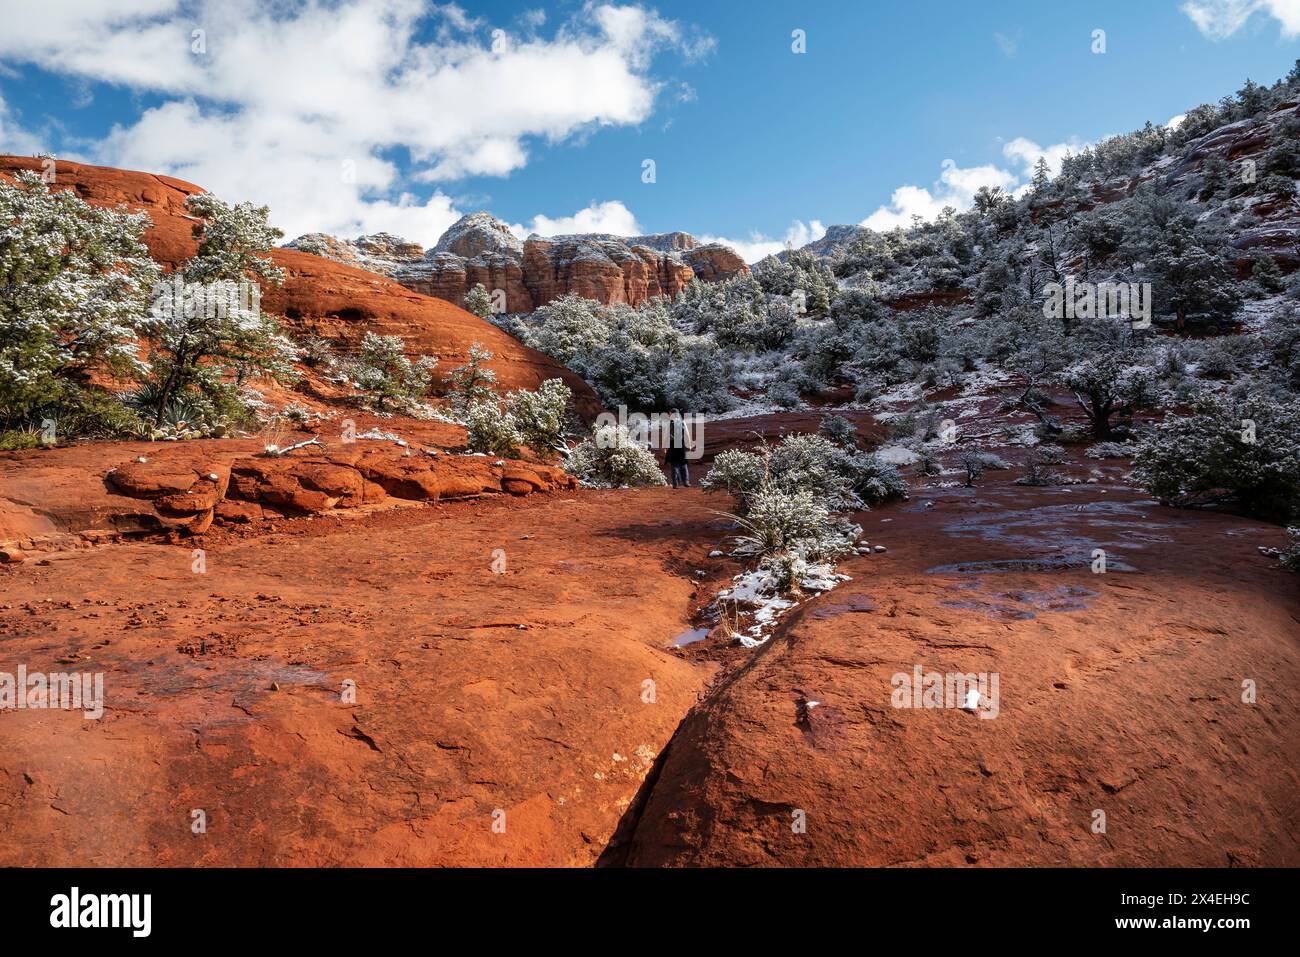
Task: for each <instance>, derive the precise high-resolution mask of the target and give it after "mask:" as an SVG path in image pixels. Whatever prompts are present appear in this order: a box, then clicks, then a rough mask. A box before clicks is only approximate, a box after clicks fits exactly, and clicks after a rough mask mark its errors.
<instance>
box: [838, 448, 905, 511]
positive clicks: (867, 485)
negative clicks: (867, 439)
mask: <svg viewBox="0 0 1300 957" xmlns="http://www.w3.org/2000/svg"><path fill="white" fill-rule="evenodd" d="M837 465H838V467H839V468H840V469H841V470H842V471H843V472H844V474H845V475H846V476H847V477H848V480H849V487H850V488H851V489H852V491H853V494H854V495H855V496H857V499H858V501H859V502H861V503H862V504H864V505H876V504H878V503H880V502H887V501H890V500H891V499H896V498H907V495H908V487H907V479H905V478H903V476H902V475H901V474H899V471H898V469H896V468H895V467H894V466H893V465H891V464H890V463H888V462H886V461H885V460H884V459H882V458H881V457H880V456H879V455H876V454H875V453H871V452H852V453H841V455H840V456H838V463H837Z"/></svg>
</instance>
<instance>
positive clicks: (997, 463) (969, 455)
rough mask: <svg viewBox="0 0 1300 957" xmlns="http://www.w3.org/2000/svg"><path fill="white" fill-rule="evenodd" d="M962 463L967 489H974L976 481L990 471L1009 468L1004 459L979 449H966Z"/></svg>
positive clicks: (962, 455)
mask: <svg viewBox="0 0 1300 957" xmlns="http://www.w3.org/2000/svg"><path fill="white" fill-rule="evenodd" d="M960 461H961V467H962V469H963V471H965V473H966V487H967V488H974V487H975V480H976V479H978V478H979V477H980V476H981V475H983V474H984V473H985V471H987V470H988V469H1005V468H1008V465H1007V463H1006V462H1005V461H1004V460H1003V459H1000V458H998V457H997V456H996V455H994V454H993V453H992V452H982V451H980V450H979V449H964V450H963V451H962V453H961V459H960Z"/></svg>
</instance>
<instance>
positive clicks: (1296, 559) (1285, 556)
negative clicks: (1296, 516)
mask: <svg viewBox="0 0 1300 957" xmlns="http://www.w3.org/2000/svg"><path fill="white" fill-rule="evenodd" d="M1286 533H1287V535H1289V536H1290V538H1291V544H1290V545H1288V546H1287V548H1286V551H1284V552H1283V553H1282V555H1281V560H1282V564H1283V565H1285V566H1286V567H1287V568H1290V569H1291V570H1292V571H1297V572H1300V528H1288V529H1287V530H1286Z"/></svg>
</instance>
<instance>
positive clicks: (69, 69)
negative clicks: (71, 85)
mask: <svg viewBox="0 0 1300 957" xmlns="http://www.w3.org/2000/svg"><path fill="white" fill-rule="evenodd" d="M13 6H15V4H7V6H6V11H5V19H6V23H5V29H4V31H3V33H0V62H11V63H33V64H36V65H39V66H40V67H42V68H44V69H46V70H50V71H53V72H56V73H60V74H63V75H65V76H72V77H77V78H84V79H87V80H91V81H103V82H109V83H114V84H120V85H124V86H127V87H130V88H132V89H134V90H137V91H141V92H147V93H155V94H161V95H163V96H164V97H166V99H165V101H164V102H163V103H162V104H161V105H159V106H155V107H152V108H150V109H148V110H145V111H144V112H143V113H142V114H141V115H140V116H139V117H137V118H135V119H134V120H133V121H132V122H130V123H127V124H123V125H119V126H116V127H114V129H113V130H112V132H111V134H110V135H109V136H108V137H107V138H106V139H105V140H104V141H102V142H100V143H97V144H89V145H85V146H84V148H85V149H86V150H87V151H88V152H89V153H90V154H91V155H92V157H93V158H94V160H95V161H96V162H102V163H108V164H111V165H116V166H127V167H131V168H135V169H144V170H150V171H156V172H168V173H171V174H173V175H176V176H180V177H183V178H185V179H189V180H192V181H193V182H196V183H198V184H200V185H202V186H204V187H206V188H208V189H211V190H213V191H214V192H216V193H218V194H220V195H222V196H225V197H227V198H230V199H250V200H254V201H256V202H259V203H265V204H267V205H269V206H270V207H271V212H272V219H273V221H274V222H275V223H276V224H277V225H279V226H280V227H281V228H283V229H284V230H285V232H286V233H287V234H288V235H289V236H290V237H292V236H294V235H297V234H298V233H301V232H305V231H308V230H325V231H329V232H335V233H339V234H342V235H348V234H351V233H355V232H357V231H363V232H373V231H375V230H377V229H390V230H391V231H394V232H400V233H401V234H402V235H405V236H407V237H409V238H411V239H413V240H416V241H418V242H421V243H424V244H426V245H429V244H432V243H433V242H434V241H435V240H436V239H437V237H438V234H439V233H440V232H441V231H442V230H443V229H444V228H445V227H446V226H447V225H449V224H450V222H451V221H453V220H454V219H455V216H456V212H455V210H454V209H453V205H452V202H451V200H450V199H448V197H446V196H445V195H443V194H442V193H441V192H435V193H434V195H433V196H432V197H431V198H430V199H428V200H427V201H420V200H418V199H415V198H413V197H412V196H410V195H406V194H405V193H404V191H403V182H402V171H401V170H400V169H399V167H398V166H397V164H396V163H394V162H393V161H392V160H390V159H389V158H387V157H390V156H392V155H394V154H396V155H401V154H402V152H403V151H404V152H405V154H406V155H409V157H410V159H411V168H410V178H411V179H412V180H413V181H416V182H443V181H448V180H454V179H458V178H461V177H465V176H472V175H485V176H502V175H506V174H508V173H510V172H512V171H514V170H517V169H520V168H522V167H523V166H524V165H525V164H526V163H527V162H528V144H529V142H530V141H533V140H543V141H545V142H552V143H553V142H558V141H562V140H565V139H568V138H571V137H575V136H581V135H585V134H587V133H588V132H589V131H591V130H593V129H598V128H600V127H602V126H614V125H624V126H626V125H636V124H638V123H640V122H642V121H643V120H645V119H646V118H647V117H649V116H650V115H651V113H652V112H653V110H654V105H655V102H656V98H657V96H658V95H659V93H660V87H661V82H660V81H659V80H657V79H655V78H654V77H653V76H652V75H651V74H650V72H649V69H650V66H651V63H652V61H653V59H654V58H655V56H656V55H657V54H659V53H661V52H662V51H665V50H674V51H676V52H677V53H678V54H680V55H681V56H683V57H687V58H691V57H696V56H699V55H702V54H703V53H706V52H707V51H708V49H709V48H710V41H709V40H708V39H707V38H703V39H701V38H699V37H694V36H688V34H687V31H685V30H684V29H683V28H682V27H681V26H680V25H678V24H677V23H675V22H673V21H670V20H665V19H663V18H661V17H660V16H658V15H657V14H656V13H654V12H653V11H650V10H646V9H643V8H640V7H635V6H627V7H618V6H611V5H605V4H600V5H597V4H594V3H589V4H587V5H586V6H583V7H582V8H581V9H580V10H579V11H578V13H576V14H575V15H574V17H573V18H572V19H571V20H570V21H568V22H566V23H563V24H560V25H558V26H556V27H555V29H554V30H553V31H552V35H551V36H550V37H549V38H541V37H538V36H537V35H536V33H535V30H536V28H537V27H539V26H540V25H541V24H542V22H543V19H542V18H541V17H536V16H533V17H529V18H526V26H525V27H524V32H523V33H518V34H511V33H509V32H506V33H496V32H495V31H491V30H490V29H489V27H488V25H487V24H486V23H483V22H482V21H480V20H477V19H474V18H471V17H470V16H469V15H468V14H466V13H465V11H464V10H463V9H462V8H461V7H460V6H458V5H456V4H454V3H451V4H446V5H443V6H440V7H430V6H429V5H428V4H426V3H425V2H423V0H340V2H338V3H329V4H324V3H316V2H307V3H300V4H287V3H277V4H264V3H257V2H255V0H194V2H192V3H186V4H182V3H180V2H179V0H114V2H113V3H112V4H107V3H102V2H98V0H41V2H20V3H18V4H16V10H13V11H11V10H10V9H9V7H13ZM430 23H431V24H432V25H433V26H434V27H435V29H434V31H433V36H434V39H433V40H431V41H426V40H424V39H422V37H423V36H427V35H428V31H426V30H425V29H424V28H425V27H426V25H428V24H430ZM195 29H201V30H203V31H204V33H203V35H202V38H201V39H202V47H203V50H204V52H202V53H193V52H191V47H192V44H194V43H196V42H197V41H195V40H194V38H193V37H192V32H193V31H194V30H195ZM345 164H350V165H345ZM345 170H350V171H351V172H352V173H354V174H355V175H354V176H353V177H352V178H351V179H349V177H348V176H346V175H345V174H344V171H345ZM593 215H594V214H593ZM629 215H630V214H629ZM611 221H613V220H611ZM395 225H396V226H400V228H394V227H395Z"/></svg>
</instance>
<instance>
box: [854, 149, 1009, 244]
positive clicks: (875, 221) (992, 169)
mask: <svg viewBox="0 0 1300 957" xmlns="http://www.w3.org/2000/svg"><path fill="white" fill-rule="evenodd" d="M942 169H943V171H942V172H941V173H940V174H939V179H938V181H937V182H935V183H934V184H933V185H934V189H933V191H932V190H930V189H928V188H926V187H924V186H911V185H909V186H900V187H899V188H898V189H896V190H894V192H893V195H892V196H890V201H889V205H887V206H881V207H880V208H879V209H877V210H876V211H875V212H874V213H872V214H871V215H870V216H868V217H867V218H866V219H864V220H863V221H862V225H863V226H866V227H868V228H869V229H875V230H887V229H893V228H894V227H895V226H910V225H911V223H912V217H913V216H920V217H921V219H923V220H932V219H934V218H935V217H936V216H938V215H939V213H941V212H942V211H943V209H944V207H945V206H951V207H953V208H954V209H956V210H958V211H961V210H964V209H967V208H969V207H970V205H971V203H972V202H973V200H974V198H975V194H976V193H977V192H978V191H979V189H980V187H982V186H987V187H989V188H990V189H992V188H993V187H995V186H998V187H1001V188H1002V189H1003V190H1006V191H1010V190H1011V189H1012V188H1013V187H1014V186H1015V185H1016V183H1017V177H1016V176H1015V174H1013V173H1011V172H1008V171H1007V170H1004V169H1001V168H1000V167H997V166H993V165H991V164H988V165H984V166H969V167H961V166H958V165H957V164H956V163H954V162H953V161H952V160H950V159H946V160H944V161H943V163H942Z"/></svg>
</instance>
